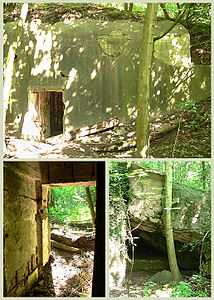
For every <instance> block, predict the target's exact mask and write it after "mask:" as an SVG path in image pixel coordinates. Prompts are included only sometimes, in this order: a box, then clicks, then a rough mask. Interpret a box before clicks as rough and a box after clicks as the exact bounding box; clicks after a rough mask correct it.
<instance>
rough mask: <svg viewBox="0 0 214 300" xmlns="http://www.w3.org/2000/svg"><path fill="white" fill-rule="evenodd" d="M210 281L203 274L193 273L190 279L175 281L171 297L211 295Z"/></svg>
mask: <svg viewBox="0 0 214 300" xmlns="http://www.w3.org/2000/svg"><path fill="white" fill-rule="evenodd" d="M209 293H210V288H209V281H208V280H207V279H206V278H204V277H202V276H201V275H193V276H192V277H191V278H190V279H189V281H188V282H187V281H180V282H177V283H175V285H174V287H173V289H172V292H171V294H170V297H209Z"/></svg>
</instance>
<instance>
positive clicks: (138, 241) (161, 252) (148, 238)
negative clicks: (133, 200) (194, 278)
mask: <svg viewBox="0 0 214 300" xmlns="http://www.w3.org/2000/svg"><path fill="white" fill-rule="evenodd" d="M132 235H133V240H134V245H135V247H134V257H135V264H136V261H137V264H136V266H137V268H138V267H139V266H138V265H139V262H140V261H142V265H144V266H143V267H144V268H145V270H147V269H148V268H149V267H147V265H148V266H149V264H150V267H151V269H157V270H164V269H169V265H168V258H167V248H166V239H165V237H164V236H163V235H162V234H161V233H160V232H146V231H138V230H135V231H133V233H132ZM175 249H176V255H177V260H178V265H179V268H180V269H181V270H183V271H184V272H186V271H187V272H188V271H195V270H197V271H198V270H199V259H200V257H199V249H197V248H196V249H192V248H191V247H190V246H187V245H186V244H185V243H182V242H180V241H175ZM128 256H129V258H130V259H131V257H132V247H131V244H130V243H129V244H128ZM146 261H147V262H148V264H147V263H146ZM156 266H157V268H156ZM140 268H141V266H140Z"/></svg>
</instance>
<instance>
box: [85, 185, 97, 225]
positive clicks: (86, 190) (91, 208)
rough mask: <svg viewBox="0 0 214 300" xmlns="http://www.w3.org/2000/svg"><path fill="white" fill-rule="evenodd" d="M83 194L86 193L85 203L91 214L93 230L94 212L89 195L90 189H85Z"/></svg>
mask: <svg viewBox="0 0 214 300" xmlns="http://www.w3.org/2000/svg"><path fill="white" fill-rule="evenodd" d="M85 192H86V196H87V201H88V206H89V209H90V213H91V219H92V224H93V228H94V229H95V212H94V205H93V202H92V199H91V193H90V189H89V187H88V186H87V187H85Z"/></svg>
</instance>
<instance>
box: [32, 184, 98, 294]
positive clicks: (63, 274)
mask: <svg viewBox="0 0 214 300" xmlns="http://www.w3.org/2000/svg"><path fill="white" fill-rule="evenodd" d="M42 194H43V197H42V198H43V202H44V203H43V204H45V203H46V205H42V206H41V209H40V213H41V214H44V213H45V211H46V212H47V216H48V220H47V222H48V223H49V226H50V227H49V228H50V231H49V230H48V232H46V231H45V230H41V233H38V234H39V235H41V237H40V236H38V240H39V241H40V240H42V245H41V249H42V248H43V250H42V252H43V254H44V253H45V252H46V251H47V252H48V253H49V251H50V254H51V260H49V261H48V263H47V264H46V265H45V266H44V267H43V269H42V272H43V275H44V276H45V278H46V280H45V282H44V280H41V281H39V283H38V285H37V286H36V287H35V288H34V289H32V290H31V291H30V293H29V295H30V296H35V295H36V294H37V292H38V291H41V290H42V293H43V295H46V296H47V295H50V296H52V297H55V296H56V297H65V296H66V297H80V296H84V297H86V296H87V297H88V296H90V295H91V292H92V278H93V264H94V263H93V261H94V245H95V227H94V226H93V225H94V221H95V219H94V217H95V214H96V202H95V199H96V187H95V182H78V183H76V184H74V183H71V184H69V183H66V184H51V185H43V190H42ZM42 222H44V221H42ZM40 227H41V226H40ZM48 240H49V242H47V241H48ZM45 248H46V249H45ZM48 248H50V249H49V250H48ZM43 256H44V255H43ZM42 263H43V264H44V261H43V262H42ZM50 287H51V288H50Z"/></svg>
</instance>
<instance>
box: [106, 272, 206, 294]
mask: <svg viewBox="0 0 214 300" xmlns="http://www.w3.org/2000/svg"><path fill="white" fill-rule="evenodd" d="M155 273H157V271H133V272H132V275H131V278H130V285H129V286H128V285H124V286H122V287H117V288H115V289H110V292H109V296H110V297H115V298H116V297H117V298H127V297H134V298H136V297H150V296H149V293H150V292H152V291H153V292H154V293H153V294H152V297H158V298H159V297H166V298H169V297H170V294H171V292H172V287H173V283H166V282H163V283H158V284H154V283H153V285H152V284H151V285H149V283H148V282H149V281H150V278H151V277H152V276H153V275H154V274H155ZM181 273H182V277H183V280H184V281H186V282H191V276H192V275H193V274H197V272H196V271H191V270H186V271H184V270H183V271H181ZM126 278H128V274H127V276H126ZM192 288H194V284H193V283H192ZM195 288H196V289H198V288H200V287H198V286H197V285H196V287H195ZM201 289H202V287H201ZM206 289H207V291H208V293H209V294H210V296H211V283H210V284H209V285H208V284H207V283H206Z"/></svg>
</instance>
